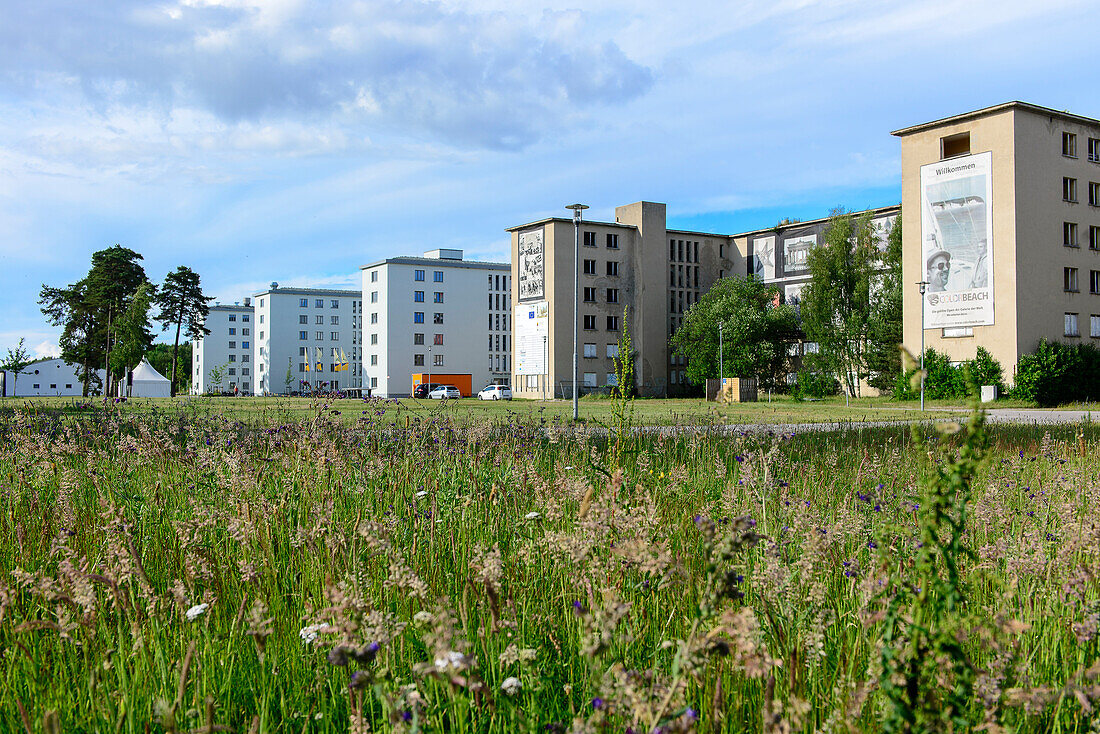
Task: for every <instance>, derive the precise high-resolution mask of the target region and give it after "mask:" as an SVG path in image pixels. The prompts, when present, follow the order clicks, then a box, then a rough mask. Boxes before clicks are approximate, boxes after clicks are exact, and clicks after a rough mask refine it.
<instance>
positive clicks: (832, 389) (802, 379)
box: [793, 369, 840, 398]
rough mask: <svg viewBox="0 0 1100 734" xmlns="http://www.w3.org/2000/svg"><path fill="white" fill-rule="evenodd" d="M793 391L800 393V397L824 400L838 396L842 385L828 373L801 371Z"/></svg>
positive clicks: (810, 370)
mask: <svg viewBox="0 0 1100 734" xmlns="http://www.w3.org/2000/svg"><path fill="white" fill-rule="evenodd" d="M793 389H794V390H797V391H798V393H799V396H800V397H811V398H823V397H826V396H828V395H836V394H837V393H838V392H839V391H840V383H838V382H837V381H836V378H835V377H833V376H832V375H830V374H829V373H828V372H824V371H821V370H814V369H801V370H799V371H798V381H797V382H796V383H795V386H794V388H793Z"/></svg>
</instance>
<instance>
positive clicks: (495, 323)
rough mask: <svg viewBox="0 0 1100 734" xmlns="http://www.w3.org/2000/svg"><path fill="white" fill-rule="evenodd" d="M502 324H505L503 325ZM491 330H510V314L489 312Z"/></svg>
mask: <svg viewBox="0 0 1100 734" xmlns="http://www.w3.org/2000/svg"><path fill="white" fill-rule="evenodd" d="M501 319H503V321H502V320H501ZM501 324H503V327H502V326H501ZM489 331H508V314H507V313H504V314H499V313H491V314H489Z"/></svg>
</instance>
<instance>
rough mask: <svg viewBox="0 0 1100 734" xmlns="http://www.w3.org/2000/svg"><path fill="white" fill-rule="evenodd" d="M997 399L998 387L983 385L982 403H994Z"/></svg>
mask: <svg viewBox="0 0 1100 734" xmlns="http://www.w3.org/2000/svg"><path fill="white" fill-rule="evenodd" d="M996 399H997V386H996V385H982V402H983V403H992V402H993V401H994V400H996Z"/></svg>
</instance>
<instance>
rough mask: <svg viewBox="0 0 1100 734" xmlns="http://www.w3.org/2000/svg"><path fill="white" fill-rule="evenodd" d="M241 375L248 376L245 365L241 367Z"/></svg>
mask: <svg viewBox="0 0 1100 734" xmlns="http://www.w3.org/2000/svg"><path fill="white" fill-rule="evenodd" d="M241 376H242V377H247V376H248V368H247V367H241Z"/></svg>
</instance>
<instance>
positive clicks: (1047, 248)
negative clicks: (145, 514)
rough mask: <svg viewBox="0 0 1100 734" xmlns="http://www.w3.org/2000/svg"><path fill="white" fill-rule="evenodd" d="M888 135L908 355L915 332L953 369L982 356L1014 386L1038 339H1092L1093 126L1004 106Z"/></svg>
mask: <svg viewBox="0 0 1100 734" xmlns="http://www.w3.org/2000/svg"><path fill="white" fill-rule="evenodd" d="M893 134H894V135H896V136H897V137H898V138H900V139H901V169H902V205H903V210H902V211H903V214H902V217H903V227H902V232H903V242H904V245H903V246H904V253H903V271H904V282H905V283H906V284H907V289H906V291H905V302H904V340H905V345H906V346H907V347H908V348H909V350H910V351H911V352H912V353H913V354H916V353H917V352H918V351H919V350H920V344H921V330H922V326H923V330H924V338H925V343H926V345H927V346H928V347H932V348H934V349H936V350H937V351H940V352H944V353H946V354H947V355H948V357H950V358H951V359H952V360H954V361H959V360H965V359H971V358H973V357H974V354H975V351H976V349H977V347H979V346H982V347H985V348H986V349H987V350H989V352H990V353H991V354H992V355H993V357H995V358H996V359H997V360H999V361H1000V363H1001V365H1002V366H1003V367H1004V369H1005V376H1006V378H1007V379H1008V381H1009V382H1011V381H1012V378H1013V375H1014V373H1015V366H1016V363H1017V360H1018V359H1019V357H1020V355H1022V354H1026V353H1028V352H1031V351H1033V350H1034V349H1035V348H1036V347H1037V345H1038V344H1039V341H1040V339H1043V338H1046V339H1048V340H1062V341H1066V342H1070V343H1079V342H1081V341H1083V340H1084V341H1088V340H1090V339H1092V340H1096V339H1100V121H1097V120H1094V119H1090V118H1087V117H1080V116H1078V115H1072V114H1069V113H1066V112H1059V111H1057V110H1052V109H1047V108H1045V107H1039V106H1037V105H1032V104H1026V103H1023V102H1009V103H1007V104H1001V105H997V106H994V107H988V108H985V109H981V110H976V111H973V112H967V113H965V114H961V115H955V116H953V117H948V118H946V119H942V120H936V121H934V122H928V123H924V124H920V125H914V126H912V127H907V128H903V129H901V130H896V131H894V133H893ZM921 280H924V281H927V282H929V284H930V285H929V286H928V287H927V289H928V290H927V293H926V294H925V296H924V322H923V325H922V322H921V312H922V309H921V295H920V293H919V290H918V288H917V287H916V286H915V285H912V284H914V283H916V282H918V281H921Z"/></svg>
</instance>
